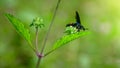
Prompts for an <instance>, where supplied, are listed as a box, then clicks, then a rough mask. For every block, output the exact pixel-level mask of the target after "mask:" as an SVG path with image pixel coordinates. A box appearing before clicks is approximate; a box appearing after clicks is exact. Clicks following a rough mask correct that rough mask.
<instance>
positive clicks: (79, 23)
mask: <svg viewBox="0 0 120 68" xmlns="http://www.w3.org/2000/svg"><path fill="white" fill-rule="evenodd" d="M75 18H76V22H75V23H70V24H67V25H66V27H69V26H72V27H75V28H76V29H78V32H79V31H80V30H84V31H85V30H86V28H85V27H84V26H83V25H82V24H81V21H80V17H79V14H78V12H77V11H76V17H75Z"/></svg>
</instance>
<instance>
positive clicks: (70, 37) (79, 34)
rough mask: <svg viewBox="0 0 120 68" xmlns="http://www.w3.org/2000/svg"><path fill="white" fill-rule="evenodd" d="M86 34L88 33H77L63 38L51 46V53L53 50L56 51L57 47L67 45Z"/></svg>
mask: <svg viewBox="0 0 120 68" xmlns="http://www.w3.org/2000/svg"><path fill="white" fill-rule="evenodd" d="M88 33H89V32H88V31H84V32H77V33H74V34H70V35H66V36H63V37H61V38H60V39H58V40H57V41H56V42H55V44H54V45H53V49H52V51H54V50H56V49H58V48H59V47H61V46H63V45H65V44H67V43H69V42H70V41H73V40H75V39H77V38H80V37H82V36H84V35H86V34H88Z"/></svg>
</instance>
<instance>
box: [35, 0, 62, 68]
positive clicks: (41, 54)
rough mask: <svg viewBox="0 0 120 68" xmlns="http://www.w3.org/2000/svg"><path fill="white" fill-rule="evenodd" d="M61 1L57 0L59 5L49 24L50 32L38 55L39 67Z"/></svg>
mask: <svg viewBox="0 0 120 68" xmlns="http://www.w3.org/2000/svg"><path fill="white" fill-rule="evenodd" d="M60 1H61V0H58V2H57V6H56V8H55V12H54V14H53V17H52V20H51V23H50V26H49V28H48V32H47V34H46V36H45V40H44V42H43V46H42V49H41V52H40V54H39V56H38V62H37V65H36V68H38V67H39V66H40V62H41V59H42V58H43V57H44V56H43V52H44V49H45V46H46V42H47V39H48V35H49V32H50V30H51V27H52V25H53V22H54V19H55V16H56V12H57V9H58V6H59V3H60Z"/></svg>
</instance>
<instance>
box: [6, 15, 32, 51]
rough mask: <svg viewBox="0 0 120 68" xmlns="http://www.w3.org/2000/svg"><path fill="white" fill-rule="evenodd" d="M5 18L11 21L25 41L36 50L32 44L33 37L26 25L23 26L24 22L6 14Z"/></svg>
mask: <svg viewBox="0 0 120 68" xmlns="http://www.w3.org/2000/svg"><path fill="white" fill-rule="evenodd" d="M5 16H6V17H7V18H8V20H9V21H10V23H11V24H12V25H13V26H14V28H15V29H16V30H17V32H18V33H19V34H20V35H21V36H23V38H25V40H27V42H28V43H29V45H30V46H31V47H32V49H34V48H33V45H32V43H31V37H30V33H29V30H28V29H26V28H25V27H24V25H23V24H22V23H23V22H21V21H20V20H19V19H17V18H16V17H14V16H13V15H11V14H5Z"/></svg>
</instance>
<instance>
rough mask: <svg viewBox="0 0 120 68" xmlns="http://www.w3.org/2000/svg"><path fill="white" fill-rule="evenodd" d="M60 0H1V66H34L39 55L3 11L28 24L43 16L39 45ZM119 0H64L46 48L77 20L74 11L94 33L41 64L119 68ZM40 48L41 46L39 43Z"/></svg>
mask: <svg viewBox="0 0 120 68" xmlns="http://www.w3.org/2000/svg"><path fill="white" fill-rule="evenodd" d="M56 3H57V0H0V68H35V65H36V62H37V57H36V56H35V53H34V52H33V51H32V49H31V48H30V47H29V46H28V44H27V43H26V41H25V40H24V39H23V38H22V37H21V36H20V35H19V34H18V33H17V32H16V31H15V29H14V27H13V26H12V25H11V24H10V23H9V21H8V20H7V18H6V17H5V16H4V13H11V14H13V15H15V16H16V17H17V18H19V19H20V20H22V21H23V22H25V23H23V24H25V26H26V27H28V28H29V29H30V30H31V34H32V39H33V43H34V37H35V29H33V28H30V27H29V24H30V23H31V22H32V20H33V18H35V17H41V18H43V20H44V24H45V28H42V29H41V30H40V31H39V33H40V34H39V46H41V45H42V42H43V40H44V37H45V34H46V32H47V30H48V26H49V24H50V21H51V18H52V15H53V12H54V10H55V7H56ZM119 3H120V0H61V3H60V6H59V8H58V12H57V15H56V18H55V21H54V24H53V27H52V29H51V32H50V34H49V39H48V41H47V47H46V50H45V52H47V51H49V49H50V48H51V47H52V44H53V43H54V42H55V41H56V40H57V39H58V38H60V37H61V36H62V35H64V33H63V32H64V30H65V25H66V24H67V23H71V22H75V11H78V12H79V14H80V16H81V21H82V24H83V25H84V26H85V27H87V28H88V29H89V31H91V34H89V35H86V36H84V37H81V38H80V39H77V40H74V41H72V42H70V43H69V44H67V45H66V46H63V47H61V48H60V49H58V50H56V51H55V52H53V53H52V54H50V55H48V56H47V57H45V58H44V59H43V60H42V63H41V68H120V41H119V40H120V4H119ZM39 48H40V47H39Z"/></svg>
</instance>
